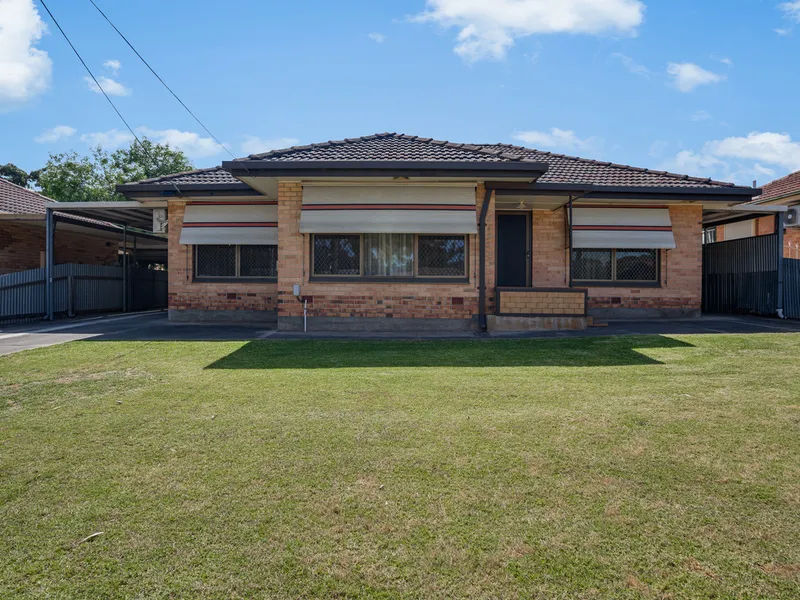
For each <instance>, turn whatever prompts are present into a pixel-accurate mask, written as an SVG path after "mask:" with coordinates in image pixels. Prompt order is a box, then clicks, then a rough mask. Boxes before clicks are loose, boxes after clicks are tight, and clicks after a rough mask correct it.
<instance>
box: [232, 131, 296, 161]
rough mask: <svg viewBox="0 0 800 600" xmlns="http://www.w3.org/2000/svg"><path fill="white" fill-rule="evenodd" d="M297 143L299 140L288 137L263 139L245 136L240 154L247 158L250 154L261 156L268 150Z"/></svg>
mask: <svg viewBox="0 0 800 600" xmlns="http://www.w3.org/2000/svg"><path fill="white" fill-rule="evenodd" d="M298 143H300V140H297V139H295V138H289V137H287V138H271V139H264V138H260V137H257V136H255V135H245V136H244V141H243V142H242V153H244V154H246V155H248V156H249V155H250V154H263V153H264V152H269V151H270V150H278V149H280V148H288V147H290V146H296V145H297V144H298Z"/></svg>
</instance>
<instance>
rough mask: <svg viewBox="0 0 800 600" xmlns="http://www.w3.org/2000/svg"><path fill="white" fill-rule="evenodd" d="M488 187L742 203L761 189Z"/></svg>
mask: <svg viewBox="0 0 800 600" xmlns="http://www.w3.org/2000/svg"><path fill="white" fill-rule="evenodd" d="M486 185H487V187H489V186H491V187H492V188H493V189H494V190H495V191H496V193H497V194H498V195H505V196H522V195H530V196H535V195H538V194H548V193H555V194H554V195H565V194H583V195H584V197H585V198H598V199H601V198H619V197H621V196H622V195H624V196H625V197H629V198H633V197H651V198H652V197H653V196H654V195H655V196H658V197H659V198H663V199H668V196H672V197H675V199H683V200H686V199H690V198H691V197H692V196H696V197H698V199H699V198H702V199H706V200H711V199H712V198H708V196H715V198H713V200H720V201H723V200H726V199H730V198H732V197H733V198H735V199H736V200H737V201H738V202H742V200H741V198H742V197H747V198H752V197H754V196H758V195H759V194H760V193H761V190H760V189H758V188H750V187H725V188H711V187H675V186H663V187H661V186H612V185H581V184H579V183H576V184H569V183H533V184H526V183H522V184H520V183H503V182H487V184H486Z"/></svg>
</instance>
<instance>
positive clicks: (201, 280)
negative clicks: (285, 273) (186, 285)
mask: <svg viewBox="0 0 800 600" xmlns="http://www.w3.org/2000/svg"><path fill="white" fill-rule="evenodd" d="M192 283H278V278H277V277H195V278H194V279H192Z"/></svg>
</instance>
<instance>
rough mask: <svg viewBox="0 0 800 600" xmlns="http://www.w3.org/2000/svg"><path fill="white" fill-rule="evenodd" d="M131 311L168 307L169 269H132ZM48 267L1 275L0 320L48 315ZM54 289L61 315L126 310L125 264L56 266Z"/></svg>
mask: <svg viewBox="0 0 800 600" xmlns="http://www.w3.org/2000/svg"><path fill="white" fill-rule="evenodd" d="M128 282H129V285H128V310H147V309H152V308H165V307H166V306H167V272H166V271H153V270H151V269H134V268H131V269H129V279H128ZM45 283H46V282H45V270H44V269H32V270H30V271H21V272H19V273H9V274H7V275H0V321H2V322H8V321H16V320H25V319H33V318H39V317H42V316H44V315H45V314H46V312H47V308H46V306H47V305H46V299H45V288H46V285H45ZM53 289H54V299H55V307H54V312H55V313H57V314H59V313H60V314H69V315H73V314H79V313H89V312H114V311H121V310H122V267H103V266H97V265H73V264H66V265H56V266H55V267H54V269H53Z"/></svg>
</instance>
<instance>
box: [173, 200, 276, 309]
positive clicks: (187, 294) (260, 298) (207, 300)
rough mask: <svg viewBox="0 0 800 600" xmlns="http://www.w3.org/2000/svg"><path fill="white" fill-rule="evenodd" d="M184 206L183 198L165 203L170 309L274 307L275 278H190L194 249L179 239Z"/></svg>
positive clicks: (192, 271) (192, 268) (192, 270)
mask: <svg viewBox="0 0 800 600" xmlns="http://www.w3.org/2000/svg"><path fill="white" fill-rule="evenodd" d="M185 210H186V202H185V201H183V200H181V201H174V202H173V201H171V202H170V203H169V308H170V310H275V308H276V305H277V295H278V294H277V284H276V283H275V282H269V283H233V282H222V283H200V282H195V281H192V274H193V273H194V252H193V251H192V247H191V246H185V245H181V244H180V242H179V240H180V235H181V228H182V226H183V214H184V212H185ZM279 255H280V254H279Z"/></svg>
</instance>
